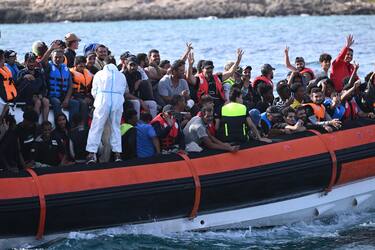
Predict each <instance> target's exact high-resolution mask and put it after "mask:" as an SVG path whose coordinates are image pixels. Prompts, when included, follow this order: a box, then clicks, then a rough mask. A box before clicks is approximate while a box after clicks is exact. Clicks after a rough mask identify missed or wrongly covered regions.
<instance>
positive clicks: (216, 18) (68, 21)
mask: <svg viewBox="0 0 375 250" xmlns="http://www.w3.org/2000/svg"><path fill="white" fill-rule="evenodd" d="M330 16H333V17H340V16H341V17H344V16H362V17H366V16H375V12H374V13H372V14H358V15H353V14H332V15H309V14H299V15H276V16H236V17H217V16H202V17H194V18H193V17H190V18H189V17H186V18H143V19H116V20H112V19H108V20H98V21H93V20H61V21H43V22H23V23H22V22H9V23H6V22H2V23H0V25H19V24H66V23H97V22H98V23H106V22H108V23H109V22H127V21H129V22H132V21H135V22H137V21H150V22H152V21H195V20H198V21H213V20H229V19H253V18H254V19H255V18H280V17H284V18H288V17H301V18H306V17H307V18H308V17H330Z"/></svg>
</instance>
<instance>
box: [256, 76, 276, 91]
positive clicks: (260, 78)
mask: <svg viewBox="0 0 375 250" xmlns="http://www.w3.org/2000/svg"><path fill="white" fill-rule="evenodd" d="M259 81H263V82H265V83H266V84H267V85H270V86H271V87H272V89H273V82H272V81H271V80H270V79H268V78H267V77H265V76H258V77H256V78H255V79H254V81H253V82H252V86H253V89H254V90H256V87H257V86H258V84H259Z"/></svg>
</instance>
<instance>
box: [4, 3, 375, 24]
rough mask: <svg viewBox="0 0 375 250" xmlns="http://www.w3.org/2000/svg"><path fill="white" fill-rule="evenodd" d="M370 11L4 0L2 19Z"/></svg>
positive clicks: (326, 6)
mask: <svg viewBox="0 0 375 250" xmlns="http://www.w3.org/2000/svg"><path fill="white" fill-rule="evenodd" d="M301 14H308V15H359V14H364V15H370V14H375V0H367V1H365V0H350V1H348V0H300V1H296V0H107V1H97V0H80V1H70V0H2V1H0V22H1V23H32V22H61V21H112V20H141V19H182V18H198V17H207V16H216V17H219V18H230V17H241V16H284V15H301Z"/></svg>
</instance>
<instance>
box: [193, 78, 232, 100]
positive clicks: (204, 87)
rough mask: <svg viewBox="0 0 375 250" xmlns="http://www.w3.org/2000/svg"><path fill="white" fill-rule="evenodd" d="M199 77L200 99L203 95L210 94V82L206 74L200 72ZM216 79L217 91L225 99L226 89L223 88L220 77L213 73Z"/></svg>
mask: <svg viewBox="0 0 375 250" xmlns="http://www.w3.org/2000/svg"><path fill="white" fill-rule="evenodd" d="M198 77H199V81H200V83H199V89H198V93H197V95H198V96H197V97H198V101H200V99H201V97H202V95H207V94H208V82H207V79H206V77H205V76H204V74H203V73H200V74H198ZM213 77H214V80H215V85H216V93H217V94H218V95H219V96H220V97H221V99H222V100H223V101H225V95H224V90H223V84H222V83H221V81H220V79H219V77H218V76H217V75H213Z"/></svg>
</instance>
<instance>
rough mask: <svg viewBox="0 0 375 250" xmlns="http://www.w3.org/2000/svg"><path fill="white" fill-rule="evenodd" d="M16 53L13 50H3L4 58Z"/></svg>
mask: <svg viewBox="0 0 375 250" xmlns="http://www.w3.org/2000/svg"><path fill="white" fill-rule="evenodd" d="M16 55H17V53H16V52H15V51H14V50H6V51H5V52H4V57H5V58H9V57H12V56H16Z"/></svg>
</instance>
